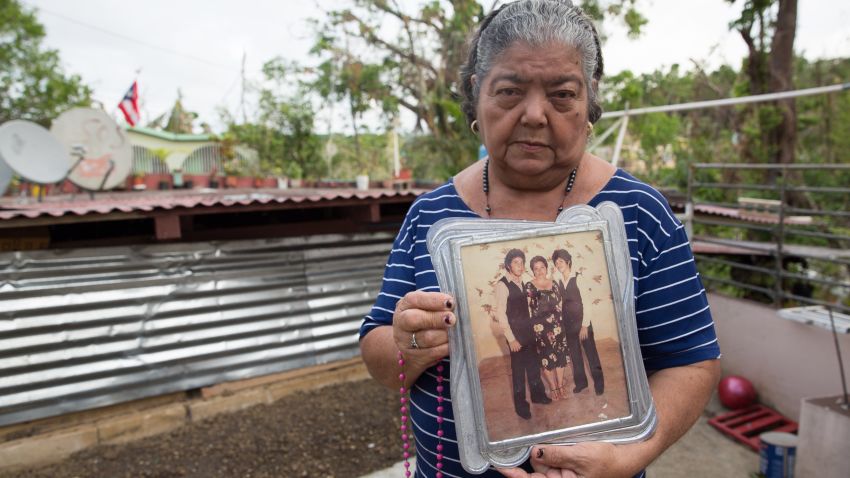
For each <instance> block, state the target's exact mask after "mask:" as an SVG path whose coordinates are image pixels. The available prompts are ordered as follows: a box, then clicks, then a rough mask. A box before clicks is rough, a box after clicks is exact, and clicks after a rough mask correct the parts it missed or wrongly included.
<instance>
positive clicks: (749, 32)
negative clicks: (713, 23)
mask: <svg viewBox="0 0 850 478" xmlns="http://www.w3.org/2000/svg"><path fill="white" fill-rule="evenodd" d="M727 1H728V2H729V3H732V4H734V3H736V0H727ZM730 27H731V28H734V29H735V30H737V31H738V33H740V35H741V38H743V40H744V42H745V43H746V44H747V51H748V55H747V58H746V60H745V62H744V65H745V67H744V71H745V72H746V76H747V79H748V85H747V86H748V88H747V92H748V93H749V94H762V93H777V92H781V91H788V90H792V89H793V88H794V81H793V79H794V78H793V75H794V37H795V34H796V29H797V0H744V1H743V2H742V8H741V16H740V17H739V18H738V19H737V20H735V21H734V22H732V24H731V25H730ZM756 111H758V108H756ZM759 113H760V116H761V118H762V119H763V120H764V121H762V123H765V124H762V126H763V128H761V129H762V130H763V135H762V137H761V139H762V143H763V145H764V146H765V155H766V159H767V160H768V161H770V162H773V163H780V164H790V163H793V162H794V154H795V148H796V144H797V121H796V107H795V101H794V99H785V100H779V101H777V102H776V106H775V110H773V111H760V112H759ZM772 113H775V114H772ZM748 153H749V154H748V156H749V159H751V160H752V159H756V158H754V157H753V154H752V152H751V151H750V152H748Z"/></svg>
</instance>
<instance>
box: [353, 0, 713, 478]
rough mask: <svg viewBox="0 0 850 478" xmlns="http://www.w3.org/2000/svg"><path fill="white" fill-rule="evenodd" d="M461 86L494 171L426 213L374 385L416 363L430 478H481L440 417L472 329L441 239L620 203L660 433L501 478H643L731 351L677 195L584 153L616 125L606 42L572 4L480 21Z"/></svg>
mask: <svg viewBox="0 0 850 478" xmlns="http://www.w3.org/2000/svg"><path fill="white" fill-rule="evenodd" d="M461 77H462V80H461V81H462V92H463V95H464V105H463V106H464V112H465V113H466V115H467V118H468V120H469V122H470V126H471V129H472V131H473V132H474V133H475V134H479V135H480V137H481V140H482V142H483V143H484V145H485V146H486V147H487V151H488V152H489V159H488V160H485V161H478V162H476V163H475V164H473V165H471V166H469V167H467V168H466V169H464V170H463V171H461V172H460V173H459V174H458V175H457V176H455V177H454V178H453V179H451V180H449V182H447V183H446V184H444V185H443V186H441V187H438V188H437V189H435V190H433V191H431V192H430V193H428V194H425V195H423V196H422V197H420V198H419V199H417V201H416V202H415V203H414V204H413V205H412V206H411V208H410V211H409V212H408V214H407V218H406V220H405V221H404V223H403V225H402V229H401V231H400V232H399V234H398V237H397V238H396V241H395V243H394V245H393V248H392V251H391V253H390V257H389V261H388V264H387V268H386V271H385V275H384V282H383V287H382V292H381V293H380V294H379V296H378V298H377V301H376V304H375V306H374V307H373V309H372V311H371V313H370V314H369V315H368V316H367V317H366V318H365V319H364V322H363V325H362V327H361V332H360V333H361V337H362V339H361V343H360V346H361V351H362V356H363V360H364V361H365V363H366V365H367V367H368V369H369V371H370V373H371V374H372V375H373V376H374V377H375V378H377V379H378V380H379V381H380V382H382V383H383V384H385V385H386V386H388V387H390V388H392V389H394V390H398V389H399V371H400V370H399V362H398V358H397V354H398V353H399V352H401V353H402V354H403V355H404V358H405V363H404V375H403V377H404V382H405V383H404V387H405V388H407V389H410V404H409V405H410V413H411V420H412V427H413V433H414V435H415V441H416V452H417V469H416V476H429V477H431V476H434V477H441V476H447V477H448V476H467V473H465V472H464V470H463V468H462V467H461V465H460V462H459V460H458V450H457V439H456V436H455V429H454V421H453V416H452V413H451V407H450V406H446V407H443V408H442V409H441V410H443V411H442V417H439V413H435V410H437V407H438V406H442V405H448V404H449V403H450V400H451V390H450V389H449V387H448V370H449V367H447V366H446V365H447V364H448V360H449V358H448V354H449V348H448V335H447V329H448V328H450V327H453V326H455V324H456V323H457V318H456V316H455V315H454V314H453V312H452V310H453V306H454V302H453V298H452V297H451V296H449V295H447V294H443V293H440V291H439V287H438V285H437V278H436V277H435V274H434V270H433V269H434V268H433V265H432V263H431V257H430V256H429V255H428V251H427V249H426V247H425V235H426V233H427V231H428V228H429V227H430V226H431V225H432V224H434V223H435V222H436V221H437V220H439V219H442V218H444V217H451V216H458V217H481V218H510V219H529V220H536V221H553V220H554V219H555V218H556V217H557V215H558V213H559V212H560V211H561V210H562V209H563V208H564V207H568V206H572V205H576V204H589V205H591V206H595V205H598V204H599V203H601V202H602V201H613V202H615V203H617V204H619V206H620V208H621V210H622V212H623V216H624V217H625V224H626V234H627V236H628V246H629V252H630V255H631V264H632V272H633V274H634V279H635V281H634V283H635V311H636V319H637V328H638V335H639V340H640V345H641V351H642V353H643V360H644V367H645V368H646V370H647V372H648V374H649V381H650V387H651V391H652V395H653V398H654V401H655V406H656V408H657V412H658V420H659V422H658V427H657V429H656V432H655V434H654V435H653V436H652V437H651V438H650V439H648V440H646V441H643V442H640V443H633V444H624V445H613V444H610V443H604V442H592V443H582V444H578V445H575V446H569V447H559V446H553V445H541V446H536V447H534V449H533V450H532V458H531V459H530V463H526V464H525V465H524V466H523V468H522V469H519V468H517V469H510V470H499V471H501V472H502V473H503V474H504V475H506V476H510V477H524V476H529V475H528V473H535V474H533V475H530V476H539V477H542V476H544V475H543V474H544V473H545V476H559V477H574V476H582V477H603V476H604V477H608V478H612V477H630V476H642V475H643V471H642V470H643V468H644V467H646V465H648V464H649V463H650V462H652V461H653V460H654V459H655V458H656V457H658V455H660V454H661V453H662V452H663V451H664V450H665V449H666V448H667V447H669V446H670V445H671V444H673V443H674V442H675V441H676V440H678V439H679V437H681V436H682V434H684V433H685V431H687V429H688V428H689V427H690V426H691V425H692V424H693V423H694V421H696V419H697V418H698V417H699V415H700V413H701V412H702V409H703V407H704V404H705V403H706V402H707V400H708V398H709V396H710V394H711V391H712V389H713V387H714V385H715V384H716V382H717V379H718V373H719V364H718V361H717V358H718V357H719V355H720V350H719V347H718V345H717V339H716V336H715V333H714V327H713V323H712V320H711V315H710V312H709V308H708V302H707V300H706V296H705V289H703V287H702V284H701V283H700V280H699V276H698V275H697V271H696V267H695V264H694V261H693V256H692V253H691V250H690V247H689V245H688V239H687V237H686V236H685V233H684V229H683V227H682V225H681V223H680V222H679V221H678V220H676V219H675V217H674V216H673V214H672V213H671V212H670V208H669V206H668V204H667V203H666V201H665V200H664V198H663V196H661V195H660V194H659V193H658V192H657V191H655V190H654V189H653V188H651V187H650V186H647V185H646V184H644V183H642V182H640V181H638V180H636V179H635V178H633V177H632V176H630V175H629V174H628V173H626V172H625V171H622V170H619V169H616V168H614V167H613V166H612V165H611V164H609V163H607V162H605V161H603V160H601V159H599V158H597V157H595V156H593V155H591V154H589V153H587V152H586V151H585V147H586V145H587V138H588V136H589V134H590V131H591V129H592V124H593V123H594V122H595V121H597V120H598V119H599V117H600V115H601V108H600V106H599V104H598V94H597V86H598V81H599V79H600V78H601V77H602V54H601V52H600V48H599V38H598V35H597V33H596V30H595V28H594V26H593V25H592V23H591V22H590V20H589V19H588V18H587V17H586V16H585V15H584V14H583V13H582V12H581V10H580V9H578V8H577V7H574V6H572V4H571V3H570V2H568V1H557V0H520V1H517V2H513V3H508V4H505V5H504V6H502V7H501V8H499V9H497V10H495V11H493V12H491V13H490V14H489V15H487V16H486V17H485V18H484V19H483V21H482V22H481V25H480V27H479V29H478V31H477V32H476V33H475V35H474V37H473V41H472V45H471V51H470V53H469V58H468V61H467V63H466V65H465V66H464V69H463V71H462V75H461ZM533 406H551V405H533ZM440 418H441V419H440ZM438 468H439V469H438ZM532 469H533V470H532ZM482 476H485V475H482ZM486 476H499V475H498V474H497V473H496V472H495V471H491V472H488V473H487V474H486Z"/></svg>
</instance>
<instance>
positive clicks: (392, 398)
mask: <svg viewBox="0 0 850 478" xmlns="http://www.w3.org/2000/svg"><path fill="white" fill-rule="evenodd" d="M397 407H398V397H397V394H396V393H395V392H391V391H388V390H386V389H384V388H382V387H380V386H379V385H377V384H376V383H375V382H374V381H372V380H364V381H359V382H349V383H344V384H339V385H332V386H328V387H325V388H322V389H318V390H313V391H309V392H301V393H297V394H294V395H290V396H287V397H284V398H282V399H280V400H278V401H277V402H275V403H273V404H271V405H258V406H256V407H252V408H249V409H246V410H242V411H239V412H234V413H231V414H224V415H219V416H216V417H214V418H211V419H209V420H206V421H203V422H200V423H195V424H191V425H188V426H185V427H183V428H180V429H178V430H175V431H173V432H171V433H168V434H164V435H158V436H155V437H150V438H147V439H144V440H140V441H136V442H133V443H130V444H127V445H117V446H101V447H98V448H94V449H91V450H87V451H84V452H80V453H78V454H75V455H73V456H72V457H71V458H70V459H68V460H65V461H63V462H60V463H56V464H54V465H50V466H48V467H43V468H39V469H35V470H25V471H20V472H17V473H14V474H8V473H7V474H3V473H0V478H12V477H15V478H72V477H73V478H121V477H127V478H131V477H132V478H172V477H190V478H207V477H210V478H218V477H220V478H225V477H227V478H230V477H240V478H241V477H245V478H249V477H252V478H264V477H269V478H271V477H275V478H278V477H289V476H293V477H294V476H310V477H316V476H322V477H325V476H327V477H358V476H363V475H367V474H369V473H372V472H376V471H378V470H384V469H386V468H388V467H391V466H392V465H394V464H396V465H397V466H396V469H393V470H386V471H385V472H384V473H381V474H376V475H374V476H376V477H377V476H380V477H384V476H403V469H402V468H401V466H400V465H398V462H399V460H400V456H399V455H400V443H399V442H400V440H399V438H398V426H399V424H400V422H399V419H398V416H397V414H396V410H397ZM713 409H718V410H719V404H718V403H717V401H716V398H715V399H714V400H713V401H712V403H711V404H709V407H708V410H707V412H706V414H707V415H708V414H710V413H711V412H712V411H713ZM706 420H707V418H706V417H705V416H704V417H702V418H700V420H699V422H698V423H697V424H696V426H694V428H693V429H691V431H689V432H688V433H687V434H686V435H685V436H684V437H683V438H682V440H680V441H679V442H678V443H676V444H675V445H674V446H673V447H671V448H670V449H669V450H668V451H667V452H666V453H664V454H663V455H662V456H661V457H660V458H659V459H658V460H656V462H655V463H653V464H652V465H651V466H650V467H649V470H648V471H649V473H648V474H649V476H651V477H652V478H678V477H683V476H691V477H700V478H701V477H706V478H708V477H719V476H722V477H733V476H740V477H747V476H749V474H750V473H752V472H754V471H756V470H757V469H758V455H757V454H756V453H753V452H752V451H750V450H748V449H746V448H745V447H743V446H742V445H739V444H737V443H734V442H733V441H732V440H730V439H728V438H726V437H724V436H723V435H721V434H720V433H719V432H717V431H716V430H714V429H713V428H711V427H710V426H709V425H708V424H707V423H706Z"/></svg>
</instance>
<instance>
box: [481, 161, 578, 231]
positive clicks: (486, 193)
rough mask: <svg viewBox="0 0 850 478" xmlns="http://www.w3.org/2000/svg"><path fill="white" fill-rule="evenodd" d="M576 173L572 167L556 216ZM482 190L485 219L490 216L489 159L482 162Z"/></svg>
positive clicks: (576, 170)
mask: <svg viewBox="0 0 850 478" xmlns="http://www.w3.org/2000/svg"><path fill="white" fill-rule="evenodd" d="M576 173H578V166H576V167H574V168H573V170H572V171H571V172H570V178H569V179H568V180H567V187H565V188H564V197H562V198H561V204H559V205H558V214H560V213H561V211H563V210H564V203H565V202H566V201H567V195H569V194H570V191H572V190H573V184H575V182H576ZM481 182H482V185H481V186H482V189H484V201H485V207H484V210H485V211H487V217H488V218H489V217H490V216H491V214H490V213H491V212H492V210H493V209H492V208H491V207H490V158H489V157H488V158H487V159H485V160H484V172H483V173H482V175H481Z"/></svg>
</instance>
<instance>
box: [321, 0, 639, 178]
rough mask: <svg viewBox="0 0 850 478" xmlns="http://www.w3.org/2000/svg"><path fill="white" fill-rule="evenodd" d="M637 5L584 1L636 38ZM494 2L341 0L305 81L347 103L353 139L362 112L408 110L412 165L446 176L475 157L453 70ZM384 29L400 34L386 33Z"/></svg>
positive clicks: (629, 0)
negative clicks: (620, 23)
mask: <svg viewBox="0 0 850 478" xmlns="http://www.w3.org/2000/svg"><path fill="white" fill-rule="evenodd" d="M636 3H637V2H636V0H590V1H584V2H582V6H583V7H584V8H585V9H586V11H588V12H589V13H590V14H591V15H592V16H593V17H594V18H597V19H608V18H619V19H622V20H623V21H624V22H625V24H626V25H627V27H628V28H629V32H630V34H632V35H636V34H638V33H639V32H640V29H641V28H642V27H643V25H645V24H646V19H645V18H644V17H643V16H641V15H640V13H639V12H638V10H637V9H636V6H635V5H636ZM493 5H494V4H493V3H492V2H489V1H488V2H479V1H475V0H453V1H452V2H443V1H438V0H433V1H425V2H422V1H420V2H386V1H384V0H349V1H347V2H344V3H342V4H341V5H340V6H339V7H338V9H336V10H334V11H332V12H330V13H329V15H328V17H327V20H326V21H323V22H315V26H316V37H315V38H316V39H315V43H314V46H313V49H312V53H313V54H314V55H316V56H318V57H319V58H320V64H319V66H318V67H317V68H315V69H313V70H312V71H311V73H312V74H313V75H314V76H313V77H312V78H310V79H308V80H306V81H305V85H307V86H308V87H309V89H310V90H312V91H313V92H315V93H317V94H318V95H320V96H321V97H322V98H326V99H329V100H333V101H336V102H339V103H342V104H345V105H346V108H347V110H348V112H349V116H350V117H351V120H352V124H353V126H354V132H355V141H356V140H357V139H358V135H359V134H360V129H359V128H358V126H357V125H358V123H359V121H360V119H361V117H362V115H363V114H364V113H365V112H367V111H371V110H375V111H380V112H381V114H382V115H383V117H384V118H385V119H386V124H390V123H391V122H392V120H393V118H395V117H396V116H397V115H398V111H399V109H405V110H408V111H410V112H411V113H413V114H414V115H415V118H416V129H415V133H416V136H415V137H414V138H413V139H412V141H413V142H415V143H416V144H417V145H418V146H419V147H416V148H410V154H408V157H409V159H410V161H411V163H412V164H411V165H410V166H412V169H414V171H415V174H424V175H425V176H424V177H425V178H428V179H444V178H445V177H447V176H449V175H452V174H455V173H457V172H458V171H459V170H460V169H462V168H463V167H465V166H467V165H468V164H470V163H471V162H473V161H475V159H476V158H477V155H476V150H477V143H478V141H477V138H475V137H474V136H472V135H471V134H470V133H469V130H468V128H467V124H466V119H465V118H464V115H463V114H462V112H461V109H460V103H459V98H460V95H459V94H458V93H459V91H460V85H459V71H460V67H461V65H462V64H463V62H464V61H465V60H466V54H467V46H466V42H467V39H468V37H469V35H470V34H471V33H472V31H473V30H474V28H475V27H476V25H477V23H478V22H479V21H480V19H481V18H483V16H484V13H485V11H486V9H487V8H492V6H493ZM390 31H391V32H396V31H397V32H399V34H398V35H397V36H395V37H391V36H389V35H387V34H386V32H390ZM356 144H357V143H356V142H355V145H356ZM364 154H365V153H364ZM357 157H358V158H361V156H360V155H357ZM357 161H360V162H361V163H362V161H363V160H362V159H358V160H357ZM362 164H365V163H362ZM362 164H361V165H362ZM418 177H422V176H418Z"/></svg>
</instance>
